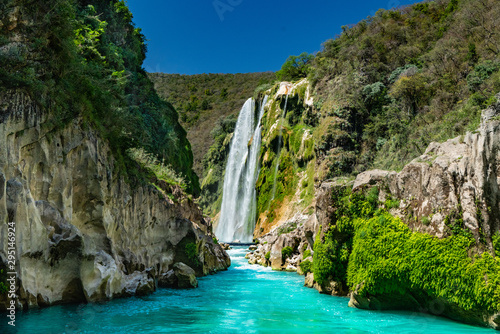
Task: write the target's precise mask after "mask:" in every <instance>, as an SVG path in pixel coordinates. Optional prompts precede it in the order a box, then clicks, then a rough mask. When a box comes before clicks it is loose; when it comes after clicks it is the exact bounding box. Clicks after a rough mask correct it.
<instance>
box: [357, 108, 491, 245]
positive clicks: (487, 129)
mask: <svg viewBox="0 0 500 334" xmlns="http://www.w3.org/2000/svg"><path fill="white" fill-rule="evenodd" d="M499 115H500V104H496V105H494V106H492V107H490V108H489V109H486V110H485V111H483V114H482V122H481V127H480V128H479V129H478V130H477V131H474V132H473V133H470V132H468V133H467V134H466V135H465V136H462V137H458V138H455V139H450V140H448V141H446V142H444V143H431V144H430V145H429V147H428V148H427V150H426V151H425V153H424V155H422V156H420V157H419V158H417V159H415V160H413V161H412V162H411V163H410V164H408V165H406V166H405V167H404V168H403V170H402V171H401V172H400V173H396V172H386V171H379V170H376V171H367V172H364V173H361V174H360V175H358V177H357V178H356V181H355V182H354V188H359V187H363V186H365V185H368V184H370V185H374V184H377V185H378V187H379V189H380V197H379V199H380V200H382V201H383V200H384V199H385V198H386V197H388V196H391V197H392V198H395V199H397V200H400V206H399V208H396V209H394V210H393V212H392V213H393V214H396V215H398V216H400V217H401V218H402V220H403V221H405V222H406V223H407V224H408V226H409V227H410V228H412V229H413V230H415V231H419V232H423V233H428V234H431V235H435V236H437V237H440V238H442V237H445V236H447V235H448V233H449V232H448V231H449V229H447V226H446V222H447V220H448V221H449V219H446V218H447V217H453V216H455V217H459V216H461V217H462V218H463V223H464V227H466V228H467V229H469V230H470V231H471V232H472V233H473V235H474V237H475V238H476V240H479V238H482V237H484V238H486V240H487V242H488V243H490V246H491V236H492V235H493V234H494V233H495V232H496V231H498V230H499V229H500V201H499V200H500V190H499V183H500V119H499V117H498V116H499Z"/></svg>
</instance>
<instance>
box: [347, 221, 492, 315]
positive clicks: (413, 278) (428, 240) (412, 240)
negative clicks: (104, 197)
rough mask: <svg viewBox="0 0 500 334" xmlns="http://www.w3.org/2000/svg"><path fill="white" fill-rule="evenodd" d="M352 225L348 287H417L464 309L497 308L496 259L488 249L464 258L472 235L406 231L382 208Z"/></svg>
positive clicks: (383, 291) (377, 291)
mask: <svg viewBox="0 0 500 334" xmlns="http://www.w3.org/2000/svg"><path fill="white" fill-rule="evenodd" d="M354 225H355V229H356V234H355V237H354V246H353V251H352V255H351V257H350V261H349V270H348V271H349V274H348V276H349V277H348V282H349V286H350V287H351V288H352V289H355V288H356V287H357V286H358V284H360V283H362V284H361V285H359V286H361V288H360V289H359V290H358V293H359V294H360V295H361V296H367V295H368V294H369V295H372V296H373V295H375V296H377V295H387V294H389V295H398V294H403V295H404V294H407V293H410V292H411V291H418V292H420V293H423V294H424V295H425V296H426V297H427V298H432V299H435V298H444V299H446V300H448V301H450V302H452V303H454V304H456V305H458V306H459V307H461V308H463V309H464V310H485V311H488V312H498V311H499V310H500V299H499V296H500V274H499V273H500V262H499V261H498V257H493V256H492V255H491V254H490V253H489V252H484V253H482V254H481V255H474V256H472V257H471V256H469V253H470V252H471V250H473V249H474V247H473V246H474V244H475V241H474V239H472V238H468V237H465V236H462V235H459V236H451V237H449V238H445V239H442V240H440V239H438V238H436V237H433V236H430V235H427V234H422V233H417V232H412V231H411V230H410V229H409V228H408V226H406V225H405V224H404V223H403V222H401V220H399V218H395V217H393V216H391V215H390V214H388V213H387V212H379V213H377V214H376V215H375V216H374V217H373V218H371V219H357V220H355V221H354ZM473 253H474V252H473Z"/></svg>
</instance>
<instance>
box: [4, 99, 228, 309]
mask: <svg viewBox="0 0 500 334" xmlns="http://www.w3.org/2000/svg"><path fill="white" fill-rule="evenodd" d="M0 116H1V117H0V120H1V123H0V258H1V261H0V266H2V267H3V268H5V265H6V259H7V248H8V245H7V242H6V241H7V227H8V226H7V222H15V223H16V251H17V268H16V271H17V273H18V281H17V286H18V291H17V293H18V307H25V308H26V307H33V306H45V305H53V304H57V303H63V302H84V301H98V300H105V299H110V298H114V297H119V296H124V295H133V294H146V293H149V292H152V291H154V290H155V288H156V285H157V279H158V277H161V275H163V274H165V273H167V272H168V271H169V270H171V269H172V268H174V265H175V264H176V263H179V262H181V263H184V264H186V266H190V267H191V268H192V269H193V270H194V272H195V273H196V275H197V276H200V275H206V274H209V273H213V272H215V271H217V270H223V269H226V268H227V267H228V266H229V265H230V260H229V257H228V255H227V254H226V253H225V251H224V250H223V249H222V248H221V247H220V246H219V245H217V244H214V242H213V240H212V237H213V236H212V231H211V226H209V223H208V222H206V221H205V219H204V218H203V216H202V214H201V211H200V210H199V208H198V207H197V206H196V205H195V204H194V203H193V202H192V201H191V200H189V199H188V198H186V197H183V196H182V195H181V197H179V198H177V201H176V202H173V201H170V200H168V199H163V198H162V196H160V195H159V193H158V191H157V190H156V189H155V188H154V187H152V186H136V187H134V188H132V187H131V186H130V185H129V184H128V183H127V182H125V181H124V180H123V178H120V177H118V176H117V173H116V171H115V161H114V159H113V157H112V152H110V150H109V147H108V145H107V144H106V142H105V141H103V140H101V139H100V138H99V136H98V135H97V134H96V132H95V131H93V130H92V129H91V128H89V127H88V126H85V125H83V123H82V121H81V120H79V119H75V120H74V121H72V122H71V123H70V124H68V125H66V126H64V127H62V128H61V127H59V128H56V127H54V126H53V125H51V124H50V122H48V121H47V115H45V114H44V113H42V111H41V110H40V109H39V108H38V107H37V105H36V104H35V103H33V102H32V101H31V99H30V98H29V97H28V96H26V95H23V94H19V93H16V92H2V93H0ZM189 244H194V245H195V249H196V253H195V254H194V256H193V255H192V254H191V255H188V252H186V248H187V247H188V246H187V245H189ZM191 248H193V246H192V245H191ZM6 302H7V300H6V299H5V297H4V296H2V297H0V310H1V309H5V306H6Z"/></svg>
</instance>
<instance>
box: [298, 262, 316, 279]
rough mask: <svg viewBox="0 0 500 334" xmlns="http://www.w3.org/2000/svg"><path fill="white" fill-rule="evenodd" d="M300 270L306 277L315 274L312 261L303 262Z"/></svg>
mask: <svg viewBox="0 0 500 334" xmlns="http://www.w3.org/2000/svg"><path fill="white" fill-rule="evenodd" d="M299 267H300V270H302V272H303V273H304V275H307V273H312V272H313V264H312V262H311V261H309V260H306V261H303V262H301V263H300V264H299Z"/></svg>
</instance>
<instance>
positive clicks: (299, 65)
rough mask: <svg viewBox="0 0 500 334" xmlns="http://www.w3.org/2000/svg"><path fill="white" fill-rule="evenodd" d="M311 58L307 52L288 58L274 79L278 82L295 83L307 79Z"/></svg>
mask: <svg viewBox="0 0 500 334" xmlns="http://www.w3.org/2000/svg"><path fill="white" fill-rule="evenodd" d="M313 58H314V56H313V55H311V54H308V53H307V52H303V53H301V54H300V55H299V56H290V57H288V59H287V60H286V62H285V63H284V64H283V66H281V70H279V71H278V72H277V73H276V77H277V78H278V80H280V81H295V80H299V79H301V78H305V77H307V74H308V73H309V70H310V66H311V62H312V60H313Z"/></svg>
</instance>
